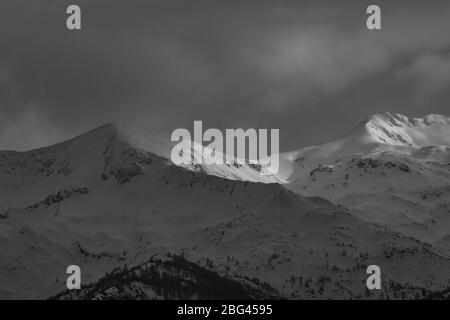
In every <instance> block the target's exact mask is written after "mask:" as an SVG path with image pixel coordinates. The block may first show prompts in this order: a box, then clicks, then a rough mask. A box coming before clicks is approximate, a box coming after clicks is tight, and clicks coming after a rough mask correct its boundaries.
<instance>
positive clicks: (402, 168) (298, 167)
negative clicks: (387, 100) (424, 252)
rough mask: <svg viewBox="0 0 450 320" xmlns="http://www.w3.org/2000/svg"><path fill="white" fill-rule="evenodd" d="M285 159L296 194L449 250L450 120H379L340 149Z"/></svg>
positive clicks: (330, 146) (339, 143)
mask: <svg viewBox="0 0 450 320" xmlns="http://www.w3.org/2000/svg"><path fill="white" fill-rule="evenodd" d="M281 157H282V158H283V161H282V162H283V165H284V168H283V171H282V172H281V175H280V178H281V179H284V180H285V181H287V183H286V186H287V187H288V188H289V189H291V190H293V191H295V192H297V193H300V194H303V195H309V196H321V197H324V198H326V199H328V200H330V201H332V202H333V203H336V204H341V205H344V206H346V207H347V208H350V209H353V210H354V212H356V213H358V215H359V216H360V217H362V218H364V219H365V220H368V221H373V222H378V223H381V224H384V225H388V226H390V227H391V228H392V229H393V230H397V231H401V232H404V233H406V234H408V235H410V236H414V237H416V238H418V239H420V240H423V241H427V242H429V243H432V244H435V245H438V246H442V247H444V248H446V249H449V248H450V242H449V240H450V237H449V235H450V118H449V117H446V116H442V115H428V116H426V117H424V118H409V117H406V116H403V115H400V114H395V113H389V112H386V113H380V114H376V115H374V116H371V117H369V118H368V119H366V120H365V121H363V122H361V123H360V124H358V125H357V126H356V127H355V128H353V129H352V130H350V132H349V133H348V134H347V135H345V136H344V137H342V138H340V139H338V140H336V141H332V142H329V143H325V144H323V145H319V146H314V147H307V148H303V149H300V150H297V151H294V152H289V153H286V154H283V155H281Z"/></svg>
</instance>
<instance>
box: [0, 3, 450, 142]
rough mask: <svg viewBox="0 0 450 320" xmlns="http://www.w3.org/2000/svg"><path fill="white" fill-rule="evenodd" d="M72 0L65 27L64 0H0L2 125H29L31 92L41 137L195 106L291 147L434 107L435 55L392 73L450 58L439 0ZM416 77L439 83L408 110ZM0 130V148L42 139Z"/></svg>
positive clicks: (210, 122)
mask: <svg viewBox="0 0 450 320" xmlns="http://www.w3.org/2000/svg"><path fill="white" fill-rule="evenodd" d="M77 3H78V4H79V5H80V7H81V9H82V23H83V29H82V31H81V32H69V31H67V30H66V29H65V18H66V14H65V8H66V6H67V5H68V4H72V2H71V1H69V0H61V1H53V2H52V1H44V0H36V1H32V2H30V1H28V0H4V1H1V4H0V30H7V32H1V33H0V113H1V114H2V115H3V117H2V118H0V131H3V132H13V131H12V129H8V130H6V129H5V128H8V127H11V128H12V126H15V127H17V128H18V126H23V127H22V129H21V130H18V129H17V130H16V131H15V132H19V131H20V132H22V134H23V135H24V136H31V135H32V134H33V132H34V131H39V130H38V129H33V130H32V129H31V128H32V126H31V127H30V128H27V126H26V123H27V121H28V122H30V123H32V122H33V121H32V120H30V119H32V117H31V116H29V120H26V121H25V120H24V119H26V118H27V117H25V116H24V115H25V114H27V113H29V112H30V111H29V109H30V106H32V107H33V109H34V111H33V112H35V113H36V116H37V120H36V124H35V127H36V128H39V129H42V130H43V132H42V133H41V134H37V135H36V137H40V139H42V144H46V143H47V142H48V141H50V140H52V137H54V135H55V134H60V135H61V137H67V136H68V135H69V134H70V133H73V132H77V133H79V132H83V131H85V130H88V129H91V128H93V127H95V126H98V125H101V124H103V123H105V122H123V123H125V124H128V125H129V126H131V127H137V129H138V131H147V130H152V131H160V132H162V133H170V132H172V130H174V129H175V128H179V127H191V126H192V122H193V121H194V120H203V121H204V123H205V125H207V126H208V127H216V128H222V129H223V128H234V127H236V126H242V125H243V124H245V125H246V126H249V127H255V128H280V130H281V136H282V137H284V138H283V141H287V146H285V148H292V147H300V146H302V145H304V144H311V143H317V142H321V141H323V140H324V139H328V138H332V137H333V136H334V135H336V134H337V133H340V132H341V131H343V130H345V129H346V128H347V127H350V126H352V125H353V124H354V123H356V122H358V121H359V120H360V118H361V117H365V116H367V115H368V114H371V113H374V112H378V111H379V110H391V111H395V112H403V113H406V114H410V113H411V112H414V113H421V112H425V111H427V112H437V113H439V112H442V111H441V110H438V109H439V108H437V107H433V105H432V103H434V102H436V101H435V100H433V99H436V98H434V96H435V95H436V93H435V92H437V91H439V88H438V87H439V84H440V83H441V82H442V83H444V82H445V81H446V79H445V76H444V75H441V76H440V77H441V78H439V77H436V76H435V78H433V79H434V80H433V79H432V78H431V77H432V75H428V76H427V75H425V71H422V69H421V68H423V69H426V68H427V67H428V68H430V69H433V68H438V67H437V66H435V64H438V63H444V61H439V62H426V63H424V62H422V64H425V67H420V65H421V64H420V63H419V65H418V67H415V68H416V69H417V70H415V69H414V68H412V69H411V70H410V71H409V76H407V77H405V78H402V79H400V80H399V79H397V78H396V77H395V72H396V70H399V69H401V68H402V67H404V66H405V65H407V62H409V61H415V59H418V57H422V56H425V55H427V54H431V55H437V56H438V57H441V58H440V59H444V60H446V59H447V58H445V56H443V55H442V53H443V52H445V50H447V49H448V48H449V46H450V43H449V42H450V39H449V38H448V36H447V34H446V33H445V32H443V30H450V4H449V3H448V1H435V2H433V6H430V5H429V2H427V1H424V0H420V1H414V3H412V2H411V1H395V2H393V1H379V5H380V6H381V8H382V30H381V31H376V32H372V31H368V30H367V29H366V27H365V19H366V17H367V15H366V13H365V9H366V4H364V3H362V2H361V1H345V3H344V2H342V3H339V4H337V3H336V2H335V1H320V4H319V3H317V1H289V0H281V1H272V0H261V1H258V2H254V1H247V0H239V1H237V0H230V1H216V0H212V1H211V0H208V1H206V0H200V1H195V2H189V3H188V2H186V1H179V0H171V1H167V0H156V1H145V0H128V1H124V0H119V1H107V0H96V1H91V0H78V1H77ZM441 67H442V66H441ZM414 70H415V71H414ZM444 70H445V69H444ZM439 71H440V70H437V72H438V73H439ZM427 77H428V78H427ZM419 78H420V79H422V80H421V81H425V82H426V83H427V86H429V87H430V88H435V89H433V90H431V89H430V91H429V94H427V95H425V96H424V97H425V98H424V99H423V101H422V103H423V106H422V107H419V106H417V107H416V109H414V110H410V108H409V106H410V102H411V101H410V100H411V99H412V98H411V97H413V96H414V90H415V89H414V88H413V84H414V83H416V82H417V81H419V80H417V79H419ZM433 81H435V83H433ZM432 96H433V99H432V98H431V97H432ZM442 99H443V98H441V100H440V101H437V102H438V104H439V105H443V103H442V102H443V100H442ZM439 102H440V103H439ZM324 115H327V116H326V117H325V116H324ZM41 123H42V124H43V125H41ZM46 125H48V127H47V128H46ZM55 128H57V129H55ZM45 130H48V134H47V133H45V132H44V131H45ZM167 136H168V135H167ZM9 137H10V138H8V139H11V140H10V142H8V141H7V139H5V138H4V139H1V144H0V149H1V148H4V147H6V146H7V147H14V145H15V144H16V145H17V147H18V148H23V147H24V146H25V144H26V141H28V142H27V143H29V145H30V146H34V145H36V144H38V142H35V141H31V140H27V139H24V140H23V141H22V142H20V139H13V138H12V135H9ZM282 147H283V146H282Z"/></svg>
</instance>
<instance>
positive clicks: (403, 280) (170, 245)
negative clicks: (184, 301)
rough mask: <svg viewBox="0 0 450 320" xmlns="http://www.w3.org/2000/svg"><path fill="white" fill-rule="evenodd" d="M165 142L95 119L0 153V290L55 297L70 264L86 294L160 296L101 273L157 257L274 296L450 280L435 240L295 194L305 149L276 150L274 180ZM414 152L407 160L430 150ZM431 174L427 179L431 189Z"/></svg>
mask: <svg viewBox="0 0 450 320" xmlns="http://www.w3.org/2000/svg"><path fill="white" fill-rule="evenodd" d="M424 125H425V124H424ZM412 147H414V146H406V148H412ZM165 148H166V146H164V145H160V144H158V143H156V142H155V141H153V142H152V141H151V140H148V139H142V138H141V137H140V136H139V135H137V134H135V133H133V132H132V131H131V130H129V129H127V128H124V127H122V126H117V125H106V126H103V127H100V128H98V129H96V130H93V131H90V132H88V133H86V134H84V135H81V136H79V137H76V138H74V139H72V140H69V141H66V142H63V143H60V144H57V145H54V146H50V147H46V148H42V149H37V150H32V151H28V152H20V153H19V152H13V151H3V152H0V298H47V297H50V296H55V295H56V294H58V293H59V292H63V291H65V289H66V288H65V280H66V278H67V275H66V274H65V271H66V268H67V266H68V265H71V264H76V265H79V266H80V267H81V269H82V282H83V284H86V285H87V284H91V286H90V288H94V289H98V288H100V289H101V290H99V291H98V292H97V290H94V291H89V290H88V292H89V293H93V292H94V293H99V294H104V293H105V292H104V290H103V289H105V290H107V292H109V293H111V292H113V293H114V296H117V295H118V296H126V297H130V296H129V294H130V292H131V293H133V292H136V291H133V290H134V289H135V288H136V287H137V288H138V289H139V288H140V289H139V290H138V291H137V294H141V293H142V292H143V291H142V290H144V291H145V292H147V293H148V292H157V291H158V290H161V287H160V286H159V285H154V284H152V283H151V282H148V283H147V282H145V281H144V282H142V279H139V281H138V282H139V283H138V282H137V283H130V282H124V283H119V284H117V287H115V285H114V283H115V282H114V281H112V282H111V281H110V280H111V277H108V276H107V273H110V272H112V271H113V270H114V269H119V270H122V271H121V272H123V274H124V275H129V273H128V270H130V268H131V270H136V269H140V268H144V269H146V268H147V266H148V264H149V263H150V264H151V265H152V266H153V265H154V262H155V260H154V259H155V257H157V256H165V255H167V253H171V254H176V255H180V256H183V257H184V258H186V259H187V260H188V261H189V262H190V263H194V264H195V265H196V266H198V267H200V268H203V269H205V270H207V271H208V272H211V273H214V274H216V275H217V277H219V278H220V279H222V280H223V281H237V282H239V283H241V284H243V287H242V288H244V289H245V288H247V286H248V284H249V281H251V282H252V283H254V284H259V285H261V286H262V287H263V288H269V287H270V288H271V289H270V292H271V294H274V293H273V291H272V289H273V290H275V292H276V295H277V296H278V297H285V298H378V297H385V298H387V297H389V298H414V297H416V298H417V297H424V296H427V295H431V294H433V293H438V292H444V290H446V289H447V288H448V286H449V285H450V284H449V279H448V274H449V270H450V259H449V256H448V252H446V251H445V250H444V249H442V247H441V246H436V245H435V244H434V243H426V242H425V241H420V240H417V239H413V238H411V237H408V236H404V235H402V234H401V233H399V232H395V231H393V230H392V229H390V228H387V227H385V226H381V225H379V224H375V223H372V222H370V221H367V219H366V220H364V219H362V218H361V217H363V215H362V214H360V213H355V212H354V211H353V209H351V210H348V209H346V208H344V207H342V206H338V205H335V204H332V203H331V202H330V201H327V200H325V199H323V198H319V197H304V196H302V195H300V194H298V193H295V192H292V191H290V190H288V189H287V188H286V186H287V187H289V188H292V189H293V190H296V191H297V188H299V189H298V191H299V192H301V193H305V194H308V193H310V194H315V192H314V191H315V190H316V189H314V188H313V187H312V185H313V184H312V183H311V186H309V185H308V186H307V188H303V185H302V184H301V183H300V181H299V180H298V179H295V177H296V175H297V174H298V177H300V176H301V175H302V174H303V173H302V172H301V170H303V169H302V168H304V167H302V163H301V161H297V160H298V159H300V158H296V156H295V155H299V156H300V155H301V154H304V153H305V152H302V151H298V152H297V153H295V154H294V153H291V154H287V155H285V156H286V157H285V158H284V159H285V161H286V162H287V163H289V162H290V163H291V164H292V166H293V169H295V174H291V175H290V176H289V177H288V176H285V177H280V179H281V178H283V179H286V180H285V181H288V182H289V183H288V184H287V185H286V186H284V185H282V184H280V183H261V182H254V181H253V179H249V178H248V176H249V175H250V174H249V172H250V171H248V170H250V169H254V170H255V172H257V168H251V167H250V168H247V167H245V166H242V167H234V166H226V167H222V168H220V169H219V168H215V167H211V168H210V170H209V171H208V170H205V169H204V168H198V167H188V168H182V167H177V166H174V165H173V164H172V163H171V162H170V161H169V160H168V159H167V157H166V156H165V152H166V151H165V150H164V149H165ZM416 148H418V149H417V150H415V152H416V153H417V154H418V157H419V154H420V157H421V158H422V159H424V158H427V157H428V155H423V152H424V151H423V150H422V151H421V149H420V148H419V147H416ZM440 148H443V147H440ZM436 150H437V149H436ZM443 150H445V149H443ZM386 152H387V151H386ZM433 152H434V151H433ZM433 152H430V154H431V153H433ZM434 153H436V154H437V153H438V152H437V151H436V152H434ZM363 156H364V155H363V154H359V155H357V154H354V155H349V157H350V158H351V157H363ZM300 157H301V156H300ZM433 157H434V156H433ZM311 159H312V158H311ZM383 159H384V158H383ZM334 161H335V162H336V160H334ZM355 161H356V160H355ZM361 161H362V160H361ZM392 161H393V160H392ZM308 163H309V162H308ZM349 163H351V160H349ZM395 164H396V166H398V164H397V163H395ZM433 165H434V164H433ZM439 165H442V164H441V162H439ZM243 168H244V169H245V170H243ZM311 168H313V161H311ZM321 168H322V167H321ZM386 168H387V169H386V170H388V169H389V170H393V171H394V170H398V171H400V172H399V173H398V174H399V175H400V174H402V172H404V171H403V170H402V169H400V168H398V167H392V168H391V167H386ZM433 169H434V170H437V169H436V168H433ZM305 170H306V169H305ZM320 170H322V169H320ZM355 170H356V169H355ZM362 170H363V171H364V169H362ZM383 170H384V169H383ZM409 170H410V171H411V167H409ZM414 170H419V169H416V168H415V167H414ZM423 170H425V169H423ZM430 170H431V169H430ZM440 170H441V171H443V172H444V171H445V170H446V169H445V167H442V168H441V169H440ZM447 171H448V167H447ZM255 172H252V173H251V175H252V176H253V177H256V176H254V174H255ZM293 172H294V170H293ZM426 172H428V171H426ZM405 173H406V172H405ZM317 174H318V175H322V172H321V171H318V172H317ZM304 175H305V176H307V177H313V176H314V175H315V173H311V172H309V173H308V174H306V173H305V174H304ZM436 175H437V174H436ZM432 178H433V179H434V176H433V177H431V178H430V186H433V188H437V187H439V186H440V185H439V183H440V182H439V183H438V182H436V181H433V180H432ZM255 179H256V178H255ZM336 179H338V176H336ZM361 179H362V178H361ZM410 179H411V178H408V179H405V180H404V181H411V180H410ZM244 180H245V181H244ZM248 180H251V181H248ZM317 180H318V179H317ZM311 181H312V180H310V182H311ZM355 181H357V180H355ZM262 182H267V181H262ZM398 183H399V185H400V183H401V181H399V182H398ZM381 185H382V184H381ZM442 186H444V182H442ZM317 190H320V188H317ZM433 190H434V189H433ZM318 194H319V195H322V194H321V192H318ZM331 194H332V193H331ZM315 195H316V194H315ZM323 195H324V196H327V194H326V193H324V194H323ZM329 198H330V199H332V197H329ZM332 200H335V199H332ZM363 218H365V217H363ZM368 220H370V219H368ZM152 259H153V260H152ZM370 264H377V265H380V267H381V268H382V274H383V277H382V279H383V289H382V290H381V291H378V292H368V291H367V290H366V287H365V279H366V277H367V274H366V273H365V270H366V267H367V266H368V265H370ZM412 265H415V266H417V267H416V268H412V267H411V266H412ZM166 267H167V268H169V269H168V270H166V273H167V274H169V275H172V276H174V277H179V275H180V274H185V272H186V270H185V269H183V268H181V269H176V270H174V269H173V268H172V267H170V266H169V267H168V266H167V265H166V264H162V265H161V264H157V266H156V268H159V269H160V268H166ZM133 268H134V269H133ZM191 276H192V274H191ZM217 277H216V278H217ZM101 278H103V280H100V279H101ZM219 278H217V279H219ZM200 279H203V278H200ZM99 280H100V282H98V281H99ZM222 280H220V281H222ZM102 281H106V283H107V287H101V284H103V283H105V282H102ZM145 283H147V286H145V287H142V285H143V284H145ZM149 283H150V284H149ZM181 283H182V282H181ZM227 283H231V282H227ZM233 283H234V282H233ZM264 284H267V286H265V285H264ZM135 285H136V286H135ZM99 286H100V287H99ZM177 288H178V289H179V290H180V292H182V293H183V296H184V294H186V292H191V293H192V295H191V296H190V297H192V298H195V297H199V296H198V295H196V292H195V291H189V290H188V291H185V290H184V289H183V288H179V287H177ZM132 289H133V290H132ZM121 290H122V291H123V292H121ZM152 290H153V291H152ZM155 290H156V291H155ZM244 291H245V290H244ZM198 292H200V291H198ZM198 292H197V293H198ZM245 292H247V291H245ZM81 297H83V296H81ZM148 297H151V295H149V296H148ZM154 297H156V298H157V297H164V295H162V296H161V295H159V296H154Z"/></svg>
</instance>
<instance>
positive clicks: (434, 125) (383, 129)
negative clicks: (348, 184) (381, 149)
mask: <svg viewBox="0 0 450 320" xmlns="http://www.w3.org/2000/svg"><path fill="white" fill-rule="evenodd" d="M361 130H362V132H361ZM354 133H363V134H364V135H365V136H366V137H368V138H370V139H371V140H372V141H373V142H375V143H381V144H390V145H396V146H416V147H422V146H429V145H449V143H450V139H449V135H448V134H449V133H450V117H447V116H444V115H440V114H429V115H426V116H424V117H422V118H414V117H408V116H405V115H402V114H400V113H394V112H381V113H377V114H374V115H372V116H370V117H369V118H367V119H366V120H364V121H363V122H361V123H360V124H359V125H358V126H357V127H355V128H354V129H353V130H352V134H354Z"/></svg>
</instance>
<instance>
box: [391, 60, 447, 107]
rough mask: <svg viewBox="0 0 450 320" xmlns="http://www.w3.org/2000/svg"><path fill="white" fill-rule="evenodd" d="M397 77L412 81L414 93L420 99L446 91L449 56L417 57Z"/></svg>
mask: <svg viewBox="0 0 450 320" xmlns="http://www.w3.org/2000/svg"><path fill="white" fill-rule="evenodd" d="M399 75H400V76H401V77H402V78H403V79H410V78H412V79H413V81H414V88H415V91H414V92H415V94H416V95H417V96H418V97H419V98H420V99H424V98H426V96H428V95H433V94H436V93H440V92H441V91H443V90H446V91H448V90H449V88H450V56H449V55H444V54H437V53H435V54H426V55H422V56H419V57H418V58H417V59H415V60H414V61H413V62H412V63H411V64H410V65H409V66H408V67H406V68H404V69H403V70H401V72H400V73H399Z"/></svg>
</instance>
